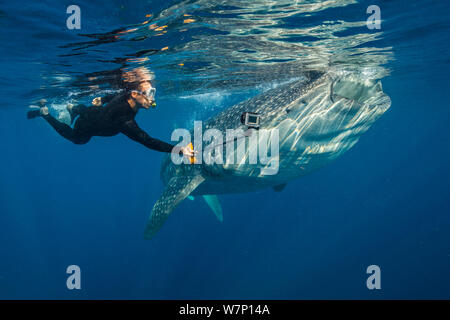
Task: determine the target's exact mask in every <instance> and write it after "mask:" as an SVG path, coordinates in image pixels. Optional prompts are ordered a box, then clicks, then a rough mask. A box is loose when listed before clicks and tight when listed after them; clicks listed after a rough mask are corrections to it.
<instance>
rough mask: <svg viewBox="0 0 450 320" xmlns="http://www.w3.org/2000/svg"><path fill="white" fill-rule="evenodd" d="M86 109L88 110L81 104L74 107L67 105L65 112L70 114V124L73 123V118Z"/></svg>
mask: <svg viewBox="0 0 450 320" xmlns="http://www.w3.org/2000/svg"><path fill="white" fill-rule="evenodd" d="M87 109H88V108H87V107H86V106H85V105H83V104H79V105H77V106H74V105H73V104H68V105H67V111H69V114H70V123H71V124H72V123H73V122H74V121H75V118H76V117H77V116H79V115H81V114H82V113H83V112H86V111H87Z"/></svg>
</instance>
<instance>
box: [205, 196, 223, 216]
mask: <svg viewBox="0 0 450 320" xmlns="http://www.w3.org/2000/svg"><path fill="white" fill-rule="evenodd" d="M203 199H205V201H206V203H207V204H208V206H209V208H210V209H211V210H212V212H214V215H215V216H216V218H217V220H219V221H220V222H223V214H222V206H221V205H220V202H219V198H218V197H217V196H216V195H204V196H203Z"/></svg>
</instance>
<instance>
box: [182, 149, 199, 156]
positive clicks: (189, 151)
mask: <svg viewBox="0 0 450 320" xmlns="http://www.w3.org/2000/svg"><path fill="white" fill-rule="evenodd" d="M180 151H181V152H182V153H183V155H184V156H186V157H190V158H191V157H195V155H196V154H197V153H198V151H194V150H192V149H191V148H190V147H189V146H185V147H181V149H180Z"/></svg>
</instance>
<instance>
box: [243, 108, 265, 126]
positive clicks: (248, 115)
mask: <svg viewBox="0 0 450 320" xmlns="http://www.w3.org/2000/svg"><path fill="white" fill-rule="evenodd" d="M241 123H242V124H243V125H246V126H247V127H249V128H253V129H258V128H259V125H260V123H261V115H259V114H258V113H255V112H244V113H242V115H241Z"/></svg>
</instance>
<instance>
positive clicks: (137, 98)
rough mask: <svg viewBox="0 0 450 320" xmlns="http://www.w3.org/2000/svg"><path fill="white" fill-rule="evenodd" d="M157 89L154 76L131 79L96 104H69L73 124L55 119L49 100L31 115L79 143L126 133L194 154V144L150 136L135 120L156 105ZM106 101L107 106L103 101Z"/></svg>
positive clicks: (162, 147)
mask: <svg viewBox="0 0 450 320" xmlns="http://www.w3.org/2000/svg"><path fill="white" fill-rule="evenodd" d="M155 92H156V89H155V88H154V87H153V85H152V83H151V81H150V80H148V79H146V80H142V81H135V82H131V83H128V85H127V87H126V89H125V90H124V92H123V93H119V94H116V95H109V96H106V97H104V98H95V99H94V100H93V101H92V106H90V107H87V106H85V105H77V106H73V105H70V104H69V105H68V106H67V110H68V111H69V114H70V118H71V123H73V122H74V120H75V119H76V118H77V117H78V119H76V121H75V124H74V125H73V128H72V127H71V126H69V125H67V124H65V123H63V122H60V121H58V120H57V119H55V118H54V117H53V116H52V115H51V114H50V113H49V110H48V107H46V106H45V100H41V101H40V105H39V106H38V108H37V109H36V110H31V111H28V114H27V117H28V119H32V118H36V117H39V116H40V117H42V118H44V119H45V120H46V121H47V122H48V123H49V124H50V125H51V126H52V127H53V128H54V129H55V130H56V132H58V133H59V134H60V135H61V136H63V137H64V138H66V139H67V140H70V141H72V142H73V143H75V144H85V143H87V142H89V140H90V139H91V138H92V137H93V136H102V137H110V136H114V135H117V134H119V133H123V134H124V135H126V136H127V137H129V138H130V139H132V140H134V141H137V142H139V143H141V144H142V145H144V146H146V147H147V148H149V149H151V150H156V151H160V152H169V153H170V152H174V153H182V154H183V155H185V156H187V157H194V155H195V153H196V152H194V151H193V150H192V148H191V147H190V146H185V147H176V146H174V145H172V144H169V143H166V142H163V141H161V140H158V139H155V138H152V137H150V136H149V135H148V134H147V133H146V132H145V131H143V130H142V129H141V128H139V126H138V125H137V123H136V121H135V117H136V114H137V112H138V110H139V109H149V108H150V107H152V106H153V107H155V106H156V103H155V100H154V99H155ZM104 103H106V106H103V104H104Z"/></svg>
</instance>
